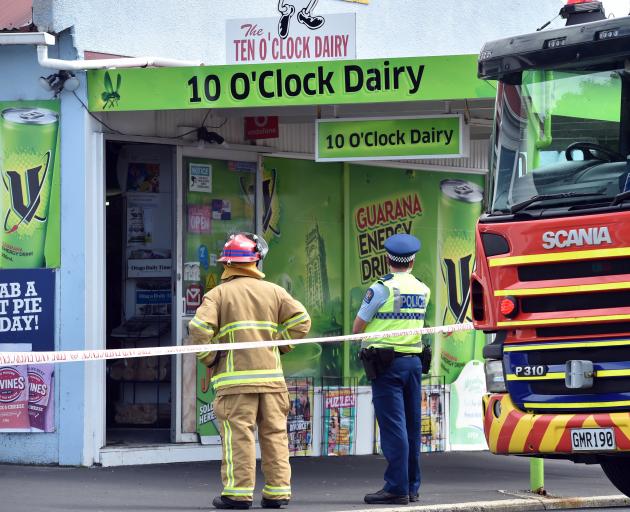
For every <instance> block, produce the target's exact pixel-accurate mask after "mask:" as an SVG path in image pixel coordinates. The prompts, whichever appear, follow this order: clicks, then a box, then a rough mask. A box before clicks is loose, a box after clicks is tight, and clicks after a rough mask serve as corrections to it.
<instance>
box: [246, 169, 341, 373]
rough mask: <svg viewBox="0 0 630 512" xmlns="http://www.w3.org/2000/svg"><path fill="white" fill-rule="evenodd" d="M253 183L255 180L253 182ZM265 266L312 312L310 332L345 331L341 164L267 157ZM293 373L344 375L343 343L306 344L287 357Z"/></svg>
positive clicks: (332, 333)
mask: <svg viewBox="0 0 630 512" xmlns="http://www.w3.org/2000/svg"><path fill="white" fill-rule="evenodd" d="M252 185H253V183H251V184H249V185H248V187H251V186H252ZM263 201H264V214H263V229H264V237H265V240H266V241H267V243H268V244H269V254H268V256H267V258H266V259H265V264H264V271H265V274H266V275H267V279H268V280H269V281H272V282H275V283H277V284H279V285H280V286H282V287H284V288H285V289H286V290H287V291H288V292H289V293H290V294H291V295H292V296H293V297H295V298H296V299H297V300H299V301H300V302H301V303H302V304H304V306H305V307H306V309H307V311H308V313H309V315H310V316H311V320H312V326H311V331H310V333H309V336H310V337H318V336H337V335H340V334H342V331H343V325H342V324H343V308H342V301H343V296H344V295H343V265H342V264H340V262H342V261H343V211H342V201H343V195H342V174H341V166H340V165H339V164H317V163H315V162H311V161H307V160H290V159H282V158H266V159H265V160H264V173H263ZM282 366H283V368H284V373H285V376H288V377H298V376H299V377H313V378H322V377H341V375H342V371H343V347H342V345H341V344H335V343H327V344H321V345H320V344H317V343H312V344H303V345H297V346H296V347H295V348H294V349H293V350H292V351H291V352H289V353H288V354H285V355H283V356H282Z"/></svg>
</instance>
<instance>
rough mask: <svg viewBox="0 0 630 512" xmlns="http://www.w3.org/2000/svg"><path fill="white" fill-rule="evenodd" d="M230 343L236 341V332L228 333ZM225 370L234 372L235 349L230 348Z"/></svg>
mask: <svg viewBox="0 0 630 512" xmlns="http://www.w3.org/2000/svg"><path fill="white" fill-rule="evenodd" d="M228 338H229V340H230V343H234V333H233V332H231V333H230V334H229V335H228ZM225 371H227V372H233V371H234V351H233V350H230V351H229V352H228V355H227V362H226V363H225Z"/></svg>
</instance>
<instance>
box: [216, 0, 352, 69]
mask: <svg viewBox="0 0 630 512" xmlns="http://www.w3.org/2000/svg"><path fill="white" fill-rule="evenodd" d="M302 3H303V4H304V5H302ZM225 34H226V53H227V63H228V64H241V63H255V62H289V61H311V60H337V59H355V58H356V54H357V50H356V19H355V15H354V13H348V14H321V13H319V12H318V11H317V2H316V1H314V0H311V1H310V2H308V1H307V0H280V2H279V4H278V16H277V17H273V18H251V19H248V18H245V19H234V20H227V25H226V30H225Z"/></svg>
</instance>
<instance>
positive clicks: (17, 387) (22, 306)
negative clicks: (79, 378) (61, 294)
mask: <svg viewBox="0 0 630 512" xmlns="http://www.w3.org/2000/svg"><path fill="white" fill-rule="evenodd" d="M54 332H55V273H54V271H53V270H50V269H32V270H0V351H9V352H12V351H26V352H28V351H30V350H33V351H42V350H45V351H50V350H54V349H55V335H54ZM54 370H55V366H54V365H52V364H39V365H38V364H32V365H31V364H29V365H27V366H2V367H0V432H52V431H54V429H55V405H54V392H53V385H54Z"/></svg>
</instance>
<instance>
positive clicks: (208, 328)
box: [190, 317, 214, 336]
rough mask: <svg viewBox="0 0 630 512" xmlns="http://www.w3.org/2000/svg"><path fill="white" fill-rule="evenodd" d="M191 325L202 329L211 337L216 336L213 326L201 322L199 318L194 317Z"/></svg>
mask: <svg viewBox="0 0 630 512" xmlns="http://www.w3.org/2000/svg"><path fill="white" fill-rule="evenodd" d="M190 323H191V324H193V325H194V326H195V327H197V328H198V329H201V330H202V331H204V332H205V333H207V334H209V335H210V336H212V335H213V334H214V329H213V328H212V325H210V324H209V323H208V322H204V321H203V320H200V319H199V318H197V317H194V318H193V319H192V320H191V321H190Z"/></svg>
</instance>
